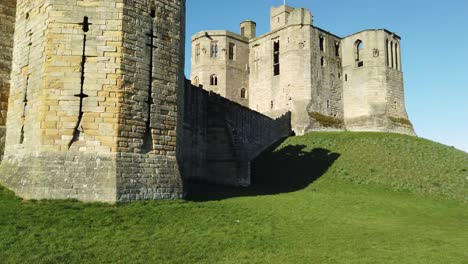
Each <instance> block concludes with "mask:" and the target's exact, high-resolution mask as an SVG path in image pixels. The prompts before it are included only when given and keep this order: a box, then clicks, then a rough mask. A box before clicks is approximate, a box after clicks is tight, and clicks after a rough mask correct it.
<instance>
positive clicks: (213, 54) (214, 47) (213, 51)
mask: <svg viewBox="0 0 468 264" xmlns="http://www.w3.org/2000/svg"><path fill="white" fill-rule="evenodd" d="M210 54H211V58H217V57H218V43H217V42H212V43H211V53H210Z"/></svg>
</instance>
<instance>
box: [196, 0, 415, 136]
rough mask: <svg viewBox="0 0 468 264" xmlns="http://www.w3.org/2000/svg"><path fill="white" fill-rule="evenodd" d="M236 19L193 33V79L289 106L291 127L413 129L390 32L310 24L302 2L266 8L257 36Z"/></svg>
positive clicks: (277, 107)
mask: <svg viewBox="0 0 468 264" xmlns="http://www.w3.org/2000/svg"><path fill="white" fill-rule="evenodd" d="M240 27H241V29H240V31H241V32H240V34H236V33H233V32H229V31H223V30H210V31H202V32H199V33H197V34H195V35H194V36H192V72H191V80H192V83H193V84H194V85H201V86H203V87H204V89H206V90H209V91H214V92H216V93H219V94H220V95H222V96H224V97H226V98H228V99H230V100H233V101H235V102H238V103H240V104H242V105H245V106H247V107H249V108H250V109H253V110H255V111H259V112H260V113H263V114H265V115H267V116H270V117H272V118H276V117H279V116H281V115H283V114H284V113H287V112H291V114H292V128H293V130H294V132H296V134H304V133H307V132H310V131H320V130H350V131H382V132H396V133H404V134H410V135H414V131H413V127H412V125H411V122H410V121H409V120H408V115H407V113H406V110H405V100H404V89H403V73H402V67H401V54H400V47H401V44H400V37H399V36H397V35H396V34H395V33H392V32H390V31H388V30H384V29H381V30H364V31H362V32H359V33H356V34H353V35H350V36H347V37H344V38H342V37H339V36H336V35H334V34H332V33H330V32H327V31H325V30H323V29H320V28H318V27H315V26H314V25H313V16H312V14H311V12H310V11H309V10H307V9H304V8H292V7H290V6H286V5H282V6H279V7H272V8H271V15H270V32H268V33H266V34H263V35H261V36H256V24H255V23H254V22H252V21H244V22H242V23H241V25H240ZM246 54H248V60H247V59H246V58H247V56H246ZM213 76H215V77H216V79H215V80H216V81H215V82H214V81H213Z"/></svg>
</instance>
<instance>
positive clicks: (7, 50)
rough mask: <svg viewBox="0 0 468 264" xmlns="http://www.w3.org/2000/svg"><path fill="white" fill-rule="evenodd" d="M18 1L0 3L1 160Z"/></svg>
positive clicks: (5, 0)
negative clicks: (0, 33)
mask: <svg viewBox="0 0 468 264" xmlns="http://www.w3.org/2000/svg"><path fill="white" fill-rule="evenodd" d="M15 7H16V0H2V2H1V3H0V25H1V32H2V35H1V36H0V160H1V159H2V158H3V151H4V148H5V135H6V117H7V110H8V93H9V91H10V73H11V62H12V59H11V56H12V54H13V33H14V31H15V10H16V9H15Z"/></svg>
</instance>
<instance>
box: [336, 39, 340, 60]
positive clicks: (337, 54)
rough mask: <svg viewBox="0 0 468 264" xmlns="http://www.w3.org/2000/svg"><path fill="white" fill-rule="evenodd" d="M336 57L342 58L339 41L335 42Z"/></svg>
mask: <svg viewBox="0 0 468 264" xmlns="http://www.w3.org/2000/svg"><path fill="white" fill-rule="evenodd" d="M335 56H336V57H339V56H340V43H339V42H338V41H337V42H335Z"/></svg>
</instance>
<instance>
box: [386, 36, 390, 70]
mask: <svg viewBox="0 0 468 264" xmlns="http://www.w3.org/2000/svg"><path fill="white" fill-rule="evenodd" d="M388 45H389V44H388V39H385V61H386V62H387V66H388V67H390V59H389V56H388V52H389V50H388Z"/></svg>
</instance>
